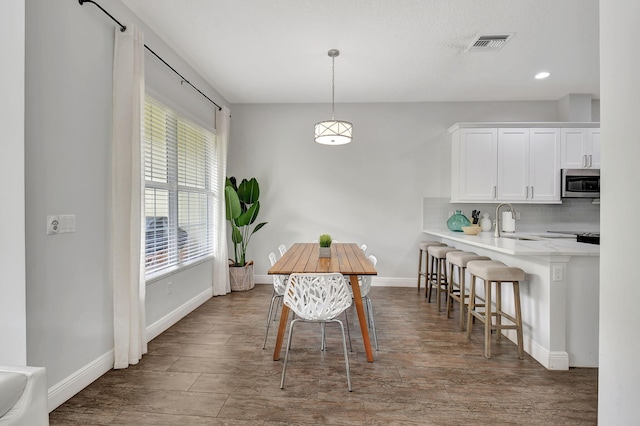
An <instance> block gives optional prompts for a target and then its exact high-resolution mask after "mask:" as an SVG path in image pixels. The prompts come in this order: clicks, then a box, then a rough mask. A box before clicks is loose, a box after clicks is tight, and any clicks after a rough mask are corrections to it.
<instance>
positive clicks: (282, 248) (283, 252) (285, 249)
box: [278, 244, 287, 257]
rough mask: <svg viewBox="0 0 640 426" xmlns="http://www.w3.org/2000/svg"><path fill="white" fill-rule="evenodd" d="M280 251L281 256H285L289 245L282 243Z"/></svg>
mask: <svg viewBox="0 0 640 426" xmlns="http://www.w3.org/2000/svg"><path fill="white" fill-rule="evenodd" d="M278 251H279V252H280V257H282V256H284V254H285V253H286V252H287V246H285V245H284V244H280V245H279V246H278Z"/></svg>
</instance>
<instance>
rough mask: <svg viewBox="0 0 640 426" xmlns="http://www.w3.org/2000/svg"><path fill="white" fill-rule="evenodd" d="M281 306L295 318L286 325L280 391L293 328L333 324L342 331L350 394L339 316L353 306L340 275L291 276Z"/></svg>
mask: <svg viewBox="0 0 640 426" xmlns="http://www.w3.org/2000/svg"><path fill="white" fill-rule="evenodd" d="M283 303H284V304H285V305H286V306H288V307H289V308H290V309H291V310H292V311H293V313H294V314H295V315H296V318H295V319H293V320H292V321H291V324H290V326H289V337H288V339H287V350H286V352H285V356H284V365H283V366H282V380H281V381H280V389H284V379H285V375H286V371H287V362H288V360H289V352H290V351H291V339H292V337H293V329H294V326H295V325H296V323H298V322H313V323H320V324H327V323H330V322H336V323H338V324H339V325H340V330H341V331H342V350H343V352H344V363H345V367H346V371H347V385H348V387H349V392H351V375H350V373H349V356H348V355H347V339H346V335H345V332H344V325H343V324H342V321H340V320H339V319H338V317H339V316H340V315H341V314H342V313H343V312H344V311H345V310H347V308H348V307H349V306H351V304H352V303H353V300H352V297H351V293H350V292H349V287H348V285H347V282H346V281H345V279H344V277H343V276H342V274H340V273H329V274H291V275H290V276H289V279H288V280H287V287H286V289H285V292H284V299H283Z"/></svg>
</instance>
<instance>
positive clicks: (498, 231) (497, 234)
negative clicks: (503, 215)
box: [493, 203, 516, 238]
mask: <svg viewBox="0 0 640 426" xmlns="http://www.w3.org/2000/svg"><path fill="white" fill-rule="evenodd" d="M502 206H509V210H510V211H511V217H512V218H513V219H514V220H515V218H516V211H515V210H514V209H513V206H512V205H511V204H509V203H500V204H498V207H496V230H495V231H494V232H493V236H494V237H495V238H500V216H498V210H500V207H502Z"/></svg>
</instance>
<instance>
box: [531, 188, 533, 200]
mask: <svg viewBox="0 0 640 426" xmlns="http://www.w3.org/2000/svg"><path fill="white" fill-rule="evenodd" d="M531 199H532V200H533V186H532V187H531Z"/></svg>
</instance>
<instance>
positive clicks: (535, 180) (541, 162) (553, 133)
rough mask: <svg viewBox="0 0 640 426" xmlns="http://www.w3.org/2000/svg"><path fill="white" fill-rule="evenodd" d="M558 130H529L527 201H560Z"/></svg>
mask: <svg viewBox="0 0 640 426" xmlns="http://www.w3.org/2000/svg"><path fill="white" fill-rule="evenodd" d="M561 186H562V185H561V182H560V129H537V128H535V129H530V133H529V199H530V200H533V201H558V200H560V187H561Z"/></svg>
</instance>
